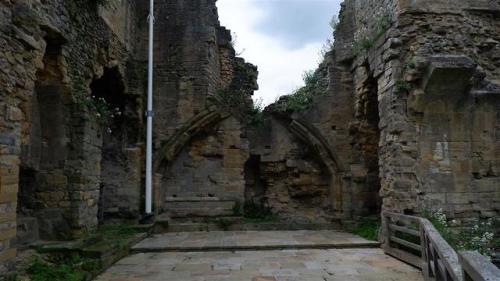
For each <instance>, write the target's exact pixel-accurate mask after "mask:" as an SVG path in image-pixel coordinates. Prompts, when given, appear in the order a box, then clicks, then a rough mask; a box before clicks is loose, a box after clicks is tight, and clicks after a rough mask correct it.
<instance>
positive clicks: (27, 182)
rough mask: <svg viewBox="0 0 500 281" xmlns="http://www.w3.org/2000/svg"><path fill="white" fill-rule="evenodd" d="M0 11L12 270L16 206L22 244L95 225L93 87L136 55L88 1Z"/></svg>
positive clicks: (97, 138) (3, 254)
mask: <svg viewBox="0 0 500 281" xmlns="http://www.w3.org/2000/svg"><path fill="white" fill-rule="evenodd" d="M0 13H1V23H0V46H1V48H0V66H1V69H2V71H1V72H0V84H1V85H2V91H1V95H2V97H1V101H0V108H1V110H0V112H1V113H0V114H1V119H0V120H1V125H0V127H1V136H2V137H1V140H2V142H1V147H2V148H1V171H2V172H1V181H0V194H1V195H0V202H1V207H0V208H1V210H2V212H1V214H2V215H1V219H0V223H1V225H0V229H1V231H0V267H1V268H0V271H1V272H5V271H6V270H7V271H8V270H11V269H13V266H14V264H13V262H12V259H13V258H14V256H15V253H16V249H15V247H16V246H15V241H16V211H17V212H18V214H19V216H20V217H19V224H18V227H17V228H18V231H19V233H20V235H19V236H18V239H19V241H18V242H19V243H22V242H29V241H23V239H28V240H30V239H36V238H37V234H36V233H34V232H38V231H39V233H40V235H41V237H42V238H44V239H47V238H51V239H54V238H58V239H60V238H67V237H71V236H73V235H78V234H79V233H80V232H82V231H85V230H89V229H92V228H94V227H95V226H96V225H97V212H98V200H99V185H100V182H101V173H100V164H99V163H100V161H101V148H102V141H103V138H102V134H103V126H101V122H99V118H98V116H97V113H98V112H96V111H94V110H95V109H96V107H95V106H92V104H91V103H92V102H91V100H92V98H91V88H90V84H91V82H92V80H94V79H98V78H99V77H100V76H101V75H103V73H104V71H103V70H104V68H118V69H120V72H121V74H122V77H126V76H125V74H124V72H125V71H123V69H125V66H126V64H127V59H128V56H129V53H128V51H127V46H126V44H124V42H123V41H121V40H120V39H119V38H118V37H117V36H116V34H115V33H114V32H112V30H111V29H110V28H109V25H108V24H105V22H104V21H103V20H102V18H101V17H100V16H99V15H98V11H97V7H96V6H93V5H92V4H90V3H89V2H88V1H81V2H79V1H51V2H50V3H44V4H41V3H40V2H39V1H29V0H26V1H2V3H0ZM131 17H132V16H131ZM111 25H112V24H111ZM124 79H125V78H124ZM122 83H126V82H125V81H122ZM18 194H19V201H18ZM30 218H34V219H30ZM37 220H38V223H37ZM36 225H38V227H39V229H38V228H37V227H33V226H36ZM28 232H29V233H28Z"/></svg>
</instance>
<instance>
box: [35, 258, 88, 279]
mask: <svg viewBox="0 0 500 281" xmlns="http://www.w3.org/2000/svg"><path fill="white" fill-rule="evenodd" d="M92 263H94V261H93V260H89V259H83V258H71V259H68V260H67V261H63V262H62V263H61V264H51V263H48V262H46V261H44V260H42V259H41V258H40V257H35V258H33V261H32V262H31V265H30V267H29V269H28V273H29V274H30V277H31V280H32V281H84V280H87V278H88V275H89V274H90V272H89V271H87V270H86V265H87V264H92Z"/></svg>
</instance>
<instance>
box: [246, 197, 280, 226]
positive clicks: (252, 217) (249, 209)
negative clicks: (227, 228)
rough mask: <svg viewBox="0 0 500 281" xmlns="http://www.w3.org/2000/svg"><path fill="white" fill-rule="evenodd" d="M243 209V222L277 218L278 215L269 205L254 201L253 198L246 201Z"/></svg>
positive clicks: (270, 220) (257, 221)
mask: <svg viewBox="0 0 500 281" xmlns="http://www.w3.org/2000/svg"><path fill="white" fill-rule="evenodd" d="M243 209H244V221H245V223H262V222H273V221H276V220H278V216H277V215H276V214H274V213H273V211H272V209H271V208H270V207H268V206H265V205H263V204H259V203H256V202H255V201H253V200H251V201H246V202H245V205H244V208H243Z"/></svg>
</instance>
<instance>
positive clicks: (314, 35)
mask: <svg viewBox="0 0 500 281" xmlns="http://www.w3.org/2000/svg"><path fill="white" fill-rule="evenodd" d="M253 2H255V4H256V5H259V6H260V8H261V9H265V10H267V12H268V13H269V16H268V17H266V18H265V19H264V20H263V21H261V22H260V23H259V24H258V25H257V26H255V28H256V29H257V31H258V32H260V33H264V34H267V35H269V36H272V37H276V38H278V39H279V40H280V41H282V42H283V43H284V45H285V46H286V47H287V48H291V49H296V48H301V47H303V46H304V45H306V44H308V43H316V42H322V41H326V39H327V38H328V37H329V35H330V33H331V28H330V26H329V22H330V20H331V18H332V17H333V16H334V15H336V14H337V13H338V8H339V3H340V2H341V1H340V0H254V1H253Z"/></svg>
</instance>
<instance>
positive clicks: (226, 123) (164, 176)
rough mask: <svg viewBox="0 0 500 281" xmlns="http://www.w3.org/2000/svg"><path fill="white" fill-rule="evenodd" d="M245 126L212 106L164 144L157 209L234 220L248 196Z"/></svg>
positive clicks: (173, 215) (182, 215)
mask: <svg viewBox="0 0 500 281" xmlns="http://www.w3.org/2000/svg"><path fill="white" fill-rule="evenodd" d="M241 126H242V125H241V123H240V122H239V121H238V120H237V119H236V118H234V117H231V114H229V113H224V112H222V111H220V110H219V109H217V108H216V107H210V108H208V109H206V110H204V111H202V112H201V113H199V114H197V115H196V116H194V117H193V118H191V119H190V121H189V122H187V123H186V124H185V125H184V126H183V127H182V128H181V129H179V130H178V131H177V133H175V134H174V135H173V136H172V137H170V138H169V140H168V141H167V142H166V143H165V144H164V145H163V146H162V149H161V150H160V151H159V153H160V156H159V157H158V158H157V159H158V161H157V162H156V163H155V167H156V170H157V171H158V173H159V178H158V183H159V185H158V187H157V188H158V189H157V190H158V192H157V197H158V198H157V199H158V200H157V202H156V204H158V206H157V208H156V209H158V210H159V211H160V212H162V213H165V214H168V216H169V217H171V218H197V217H220V216H232V215H233V214H234V208H233V207H234V206H236V205H237V204H238V202H241V201H242V200H243V198H244V175H243V171H244V163H245V161H246V159H247V158H248V155H247V152H246V150H245V148H244V147H245V144H243V141H242V138H241V134H242V131H241Z"/></svg>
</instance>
